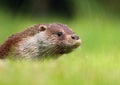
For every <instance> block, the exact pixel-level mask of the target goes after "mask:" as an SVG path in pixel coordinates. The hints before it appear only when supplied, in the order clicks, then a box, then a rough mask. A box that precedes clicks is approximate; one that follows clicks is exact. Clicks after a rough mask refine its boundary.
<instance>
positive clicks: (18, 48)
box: [0, 23, 81, 59]
mask: <svg viewBox="0 0 120 85" xmlns="http://www.w3.org/2000/svg"><path fill="white" fill-rule="evenodd" d="M80 44H81V40H80V38H79V37H78V36H77V35H76V34H75V33H74V32H73V31H72V30H71V29H70V28H69V27H68V26H66V25H63V24H59V23H53V24H36V25H33V26H31V27H29V28H27V29H26V30H25V31H23V32H20V33H17V34H14V35H12V36H10V37H9V38H8V40H6V41H5V42H4V43H3V44H2V45H1V46H0V58H7V55H9V54H12V55H14V58H21V57H23V58H30V59H34V58H42V57H46V56H60V55H62V54H65V53H69V52H71V51H73V50H74V49H75V48H77V47H78V46H79V45H80Z"/></svg>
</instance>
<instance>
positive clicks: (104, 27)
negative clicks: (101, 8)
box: [0, 13, 120, 85]
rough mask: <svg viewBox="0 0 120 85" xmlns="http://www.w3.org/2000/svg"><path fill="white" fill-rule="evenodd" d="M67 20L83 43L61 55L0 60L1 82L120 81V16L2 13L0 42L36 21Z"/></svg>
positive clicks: (91, 84) (80, 84)
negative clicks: (52, 57) (56, 57)
mask: <svg viewBox="0 0 120 85" xmlns="http://www.w3.org/2000/svg"><path fill="white" fill-rule="evenodd" d="M55 21H57V22H63V23H67V24H68V25H69V26H70V27H71V28H72V29H73V30H74V31H75V32H76V33H77V34H78V35H79V36H81V39H82V42H83V43H82V46H81V47H79V48H78V49H76V50H75V51H74V52H72V53H70V54H66V55H63V56H61V57H60V58H58V59H50V60H47V59H46V60H44V61H26V60H22V61H14V60H9V59H6V60H0V85H120V81H119V79H120V53H119V51H120V44H119V42H120V38H119V36H120V24H119V23H120V20H117V19H114V18H112V17H107V16H94V17H87V18H82V19H81V18H79V17H77V18H75V19H74V20H72V21H69V22H68V21H64V20H62V19H58V18H57V17H56V18H54V19H52V18H45V19H44V18H41V19H40V20H39V19H33V18H31V17H29V16H20V15H19V16H15V17H13V16H12V15H11V16H10V14H9V13H6V14H4V13H1V14H0V43H2V42H3V41H4V40H6V39H7V37H8V36H9V35H11V34H12V33H16V32H18V31H21V30H23V29H24V28H26V27H27V26H29V25H32V24H35V23H49V22H55Z"/></svg>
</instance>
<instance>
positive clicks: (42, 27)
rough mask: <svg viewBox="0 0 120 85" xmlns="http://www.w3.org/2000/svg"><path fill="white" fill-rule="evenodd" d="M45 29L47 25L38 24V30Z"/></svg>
mask: <svg viewBox="0 0 120 85" xmlns="http://www.w3.org/2000/svg"><path fill="white" fill-rule="evenodd" d="M46 29H47V26H45V25H40V26H39V30H40V31H45V30H46Z"/></svg>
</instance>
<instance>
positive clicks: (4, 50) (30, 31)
mask: <svg viewBox="0 0 120 85" xmlns="http://www.w3.org/2000/svg"><path fill="white" fill-rule="evenodd" d="M40 25H41V24H37V25H33V26H32V27H29V28H27V29H26V30H25V31H23V32H20V33H16V34H14V35H12V36H10V37H9V38H8V39H7V40H6V41H5V42H4V43H3V44H2V45H1V46H0V58H6V56H7V55H8V54H9V52H10V51H11V49H12V47H15V46H16V45H17V43H18V42H20V41H21V40H22V39H23V38H26V37H28V36H33V35H35V34H36V33H39V31H40V29H39V26H40ZM43 25H45V26H47V28H48V29H49V32H50V33H49V34H54V33H56V32H58V31H59V30H60V29H62V30H64V31H65V33H66V34H71V35H72V34H74V33H73V31H72V30H71V29H68V28H69V27H67V26H66V25H63V24H58V23H53V24H43ZM50 30H51V31H50ZM61 38H62V39H63V38H64V36H63V37H61ZM58 43H59V42H58Z"/></svg>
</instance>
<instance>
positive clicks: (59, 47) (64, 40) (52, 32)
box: [39, 23, 81, 55]
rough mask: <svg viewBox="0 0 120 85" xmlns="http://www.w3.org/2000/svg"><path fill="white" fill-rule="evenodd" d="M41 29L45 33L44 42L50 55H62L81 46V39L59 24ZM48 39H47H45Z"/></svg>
mask: <svg viewBox="0 0 120 85" xmlns="http://www.w3.org/2000/svg"><path fill="white" fill-rule="evenodd" d="M39 28H40V29H41V30H42V31H44V33H45V34H44V35H46V37H44V42H46V43H47V44H46V46H47V47H48V48H49V47H51V48H50V49H49V50H50V51H49V52H51V53H49V52H48V53H49V55H50V54H53V55H61V54H65V53H69V52H71V51H73V50H74V49H75V48H77V47H78V46H80V45H81V39H80V38H79V36H77V35H76V34H75V33H74V32H73V31H72V30H71V29H70V28H69V27H68V26H66V25H63V24H58V23H53V24H48V25H40V26H39ZM45 38H46V39H45Z"/></svg>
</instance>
